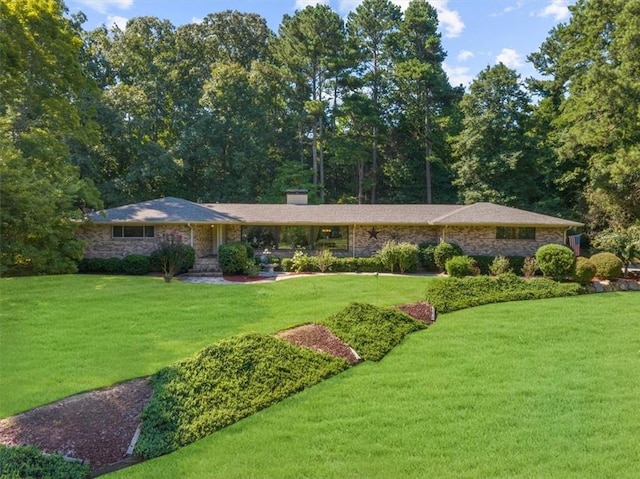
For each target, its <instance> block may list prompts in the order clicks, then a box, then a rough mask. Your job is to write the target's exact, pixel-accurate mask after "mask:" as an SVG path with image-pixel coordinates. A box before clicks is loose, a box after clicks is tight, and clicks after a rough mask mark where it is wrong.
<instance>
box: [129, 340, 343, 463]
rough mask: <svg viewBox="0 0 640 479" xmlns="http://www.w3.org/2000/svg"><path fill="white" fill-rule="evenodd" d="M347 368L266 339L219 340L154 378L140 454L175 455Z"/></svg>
mask: <svg viewBox="0 0 640 479" xmlns="http://www.w3.org/2000/svg"><path fill="white" fill-rule="evenodd" d="M346 368H347V362H346V361H344V360H343V359H338V358H334V357H331V356H328V355H326V354H321V353H317V352H315V351H312V350H309V349H303V348H298V347H296V346H294V345H292V344H290V343H288V342H286V341H283V340H281V339H278V338H275V337H272V336H267V335H263V334H257V333H253V334H248V335H246V336H238V337H234V338H231V339H228V340H224V341H220V342H218V343H216V344H214V345H212V346H209V347H207V348H205V349H203V350H202V351H200V352H199V353H197V354H195V355H194V356H192V357H190V358H187V359H184V360H182V361H179V362H177V363H175V364H174V365H173V366H170V367H167V368H164V369H162V370H161V371H159V372H158V373H156V374H155V375H154V376H153V378H152V382H153V388H154V395H153V399H152V400H151V402H150V403H149V406H148V407H147V408H146V409H145V410H144V412H143V414H142V433H141V435H140V439H139V440H138V443H137V445H136V454H139V455H141V456H143V457H156V456H159V455H162V454H166V453H168V452H171V451H173V450H175V449H178V448H179V447H181V446H184V445H186V444H189V443H192V442H194V441H196V440H198V439H200V438H202V437H204V436H206V435H208V434H211V433H212V432H214V431H216V430H218V429H221V428H223V427H225V426H228V425H229V424H232V423H234V422H236V421H238V420H239V419H242V418H244V417H246V416H249V415H250V414H253V413H255V412H257V411H259V410H260V409H263V408H265V407H267V406H270V405H271V404H274V403H276V402H278V401H280V400H281V399H284V398H285V397H287V396H290V395H291V394H293V393H295V392H297V391H301V390H302V389H305V388H306V387H309V386H312V385H314V384H316V383H318V382H320V381H321V380H323V379H325V378H327V377H329V376H332V375H334V374H337V373H339V372H341V371H343V370H344V369H346Z"/></svg>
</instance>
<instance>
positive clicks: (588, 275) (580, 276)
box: [573, 256, 597, 284]
mask: <svg viewBox="0 0 640 479" xmlns="http://www.w3.org/2000/svg"><path fill="white" fill-rule="evenodd" d="M596 272H597V269H596V265H595V264H594V263H593V261H591V260H590V259H589V258H584V257H582V256H578V257H577V258H576V264H575V273H574V274H573V279H574V280H575V281H576V282H578V283H580V284H586V283H588V282H589V281H591V280H592V279H593V277H594V276H595V275H596Z"/></svg>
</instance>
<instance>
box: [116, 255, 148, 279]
mask: <svg viewBox="0 0 640 479" xmlns="http://www.w3.org/2000/svg"><path fill="white" fill-rule="evenodd" d="M122 270H123V272H124V274H130V275H138V276H142V275H145V274H148V273H149V271H151V268H150V262H149V257H148V256H145V255H143V254H130V255H127V256H125V257H124V258H122Z"/></svg>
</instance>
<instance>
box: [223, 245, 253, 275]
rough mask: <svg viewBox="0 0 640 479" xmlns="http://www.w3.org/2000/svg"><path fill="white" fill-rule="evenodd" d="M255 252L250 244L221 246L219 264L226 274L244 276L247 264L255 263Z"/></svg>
mask: <svg viewBox="0 0 640 479" xmlns="http://www.w3.org/2000/svg"><path fill="white" fill-rule="evenodd" d="M254 255H255V252H254V250H253V248H252V247H251V246H250V245H249V243H242V242H239V241H238V242H233V243H225V244H222V245H220V247H219V248H218V262H219V264H220V269H222V272H223V273H224V274H244V273H245V271H246V269H247V262H248V261H253V259H254Z"/></svg>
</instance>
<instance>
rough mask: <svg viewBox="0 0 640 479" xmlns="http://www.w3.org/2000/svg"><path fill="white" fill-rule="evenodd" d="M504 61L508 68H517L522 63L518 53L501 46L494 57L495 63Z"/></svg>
mask: <svg viewBox="0 0 640 479" xmlns="http://www.w3.org/2000/svg"><path fill="white" fill-rule="evenodd" d="M500 62H502V63H504V65H505V66H507V67H509V68H518V67H521V66H522V65H524V62H523V61H522V58H521V57H520V54H519V53H518V52H517V51H515V50H514V49H512V48H503V49H502V51H501V52H500V53H499V54H498V56H497V57H496V63H500Z"/></svg>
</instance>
